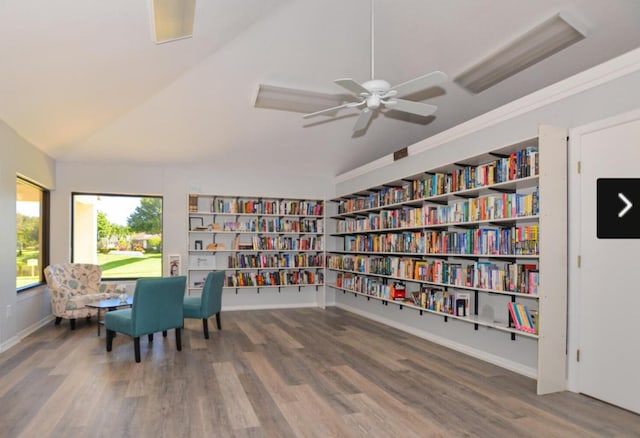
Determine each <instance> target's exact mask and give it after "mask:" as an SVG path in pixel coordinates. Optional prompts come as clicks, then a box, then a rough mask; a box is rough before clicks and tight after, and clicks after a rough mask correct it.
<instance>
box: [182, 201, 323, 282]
mask: <svg viewBox="0 0 640 438" xmlns="http://www.w3.org/2000/svg"><path fill="white" fill-rule="evenodd" d="M189 206H190V208H189V210H190V211H188V213H187V216H188V223H189V227H190V228H196V227H198V228H203V229H200V230H196V229H190V230H188V231H187V245H188V246H187V247H188V257H189V263H188V266H190V267H189V268H188V269H187V275H188V277H189V279H188V284H189V285H190V286H189V288H188V289H189V290H190V291H196V292H197V291H200V290H202V287H201V286H200V285H201V284H202V283H203V281H204V278H205V277H206V275H207V273H208V272H210V271H213V270H221V271H225V272H226V274H225V276H226V278H225V284H227V282H228V281H230V277H234V278H237V277H238V276H241V275H242V276H243V277H244V276H247V277H249V274H251V276H255V275H258V276H261V275H265V276H268V274H276V275H277V273H281V274H282V273H284V272H286V273H287V276H291V277H292V278H291V279H294V280H298V279H302V280H306V281H309V280H313V281H318V280H319V279H320V280H322V279H323V278H324V273H325V267H324V257H325V254H324V252H325V250H324V243H323V242H324V231H322V230H324V228H325V227H324V201H322V200H307V199H299V198H295V199H288V198H272V197H259V196H232V195H215V194H190V195H189ZM236 206H237V207H238V208H239V209H247V210H246V211H255V210H254V209H256V208H259V209H263V210H267V211H270V212H272V211H280V212H284V211H287V214H280V213H257V212H256V213H240V212H237V213H236V212H233V213H232V212H227V211H225V212H218V211H211V210H214V209H216V208H225V209H226V208H227V207H233V208H234V209H235V208H236ZM289 211H292V212H293V211H295V212H298V213H309V212H314V213H316V212H322V214H291V213H288V212H289ZM258 227H259V228H264V230H259V229H258ZM280 227H282V229H285V227H287V228H290V229H292V230H291V231H268V230H269V228H271V229H272V230H278V229H280ZM225 228H226V229H225ZM230 228H231V229H230ZM236 228H237V229H236ZM295 229H298V230H303V229H315V230H318V231H293V230H295ZM246 236H250V237H246ZM256 239H257V240H260V243H261V244H262V243H264V244H265V246H266V245H270V246H271V245H272V246H274V247H280V246H281V245H283V246H294V245H295V246H302V247H305V246H306V247H307V249H296V248H287V249H256V248H254V247H253V246H251V247H247V248H246V249H241V248H242V246H244V245H251V244H252V243H254V240H256ZM243 240H244V241H243ZM215 245H221V246H224V249H219V248H216V249H206V248H207V247H208V246H211V247H213V246H215ZM238 245H240V247H238ZM195 248H198V249H195ZM200 248H202V249H200ZM227 248H229V249H227ZM301 254H304V255H305V257H301V256H300V255H301ZM240 255H247V256H248V257H261V256H264V257H267V258H268V260H267V261H268V262H269V263H274V261H275V259H278V260H280V259H281V258H282V259H284V258H285V257H286V258H287V259H288V260H289V261H290V262H293V260H294V257H298V262H299V263H300V262H301V263H307V262H309V263H319V261H318V259H317V258H316V257H320V258H321V262H322V263H323V265H321V266H300V267H296V266H283V267H245V268H240V267H238V268H230V267H227V266H229V264H230V261H229V259H232V258H236V257H238V258H239V257H240ZM306 257H308V259H307V258H306ZM312 258H313V259H312ZM300 259H302V260H300ZM236 260H237V259H236ZM198 264H200V266H198ZM191 266H193V267H191ZM220 266H225V267H220ZM298 273H299V274H298ZM278 277H280V276H279V275H278ZM291 279H289V280H291ZM196 284H197V285H198V286H195V285H196ZM317 285H320V283H317V284H316V283H314V284H299V285H298V284H282V285H279V286H277V285H273V286H272V285H270V286H267V285H264V286H244V287H240V286H238V287H225V288H226V289H240V288H243V289H252V288H253V289H256V288H260V289H262V288H267V287H270V288H283V287H296V286H298V287H303V286H309V287H312V286H313V287H315V286H317Z"/></svg>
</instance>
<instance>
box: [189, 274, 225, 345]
mask: <svg viewBox="0 0 640 438" xmlns="http://www.w3.org/2000/svg"><path fill="white" fill-rule="evenodd" d="M222 286H224V271H216V272H209V275H207V279H206V280H205V281H204V287H203V288H202V295H201V296H199V297H184V317H185V318H197V319H202V330H203V331H204V337H205V339H209V317H210V316H212V315H214V314H215V315H216V323H217V324H218V330H222V325H221V324H220V310H221V309H222Z"/></svg>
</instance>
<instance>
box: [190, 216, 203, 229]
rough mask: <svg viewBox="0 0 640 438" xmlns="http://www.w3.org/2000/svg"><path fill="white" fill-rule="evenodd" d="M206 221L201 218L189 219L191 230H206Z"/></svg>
mask: <svg viewBox="0 0 640 438" xmlns="http://www.w3.org/2000/svg"><path fill="white" fill-rule="evenodd" d="M203 225H204V220H203V219H202V218H201V217H193V216H191V217H189V230H190V231H197V230H206V229H207V228H206V227H204V226H203Z"/></svg>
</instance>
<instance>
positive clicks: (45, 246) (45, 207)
mask: <svg viewBox="0 0 640 438" xmlns="http://www.w3.org/2000/svg"><path fill="white" fill-rule="evenodd" d="M19 183H22V184H26V185H28V186H31V187H33V188H35V189H37V190H39V191H40V193H41V195H42V199H41V202H40V233H39V243H40V253H39V269H38V273H39V281H38V282H37V283H31V284H28V285H25V286H21V287H18V286H16V293H22V292H26V291H29V290H31V289H34V288H37V287H40V286H43V285H44V284H46V280H45V276H44V269H45V268H46V267H47V266H49V260H50V259H49V256H50V238H51V232H50V230H51V226H50V224H51V192H50V191H49V190H48V189H47V188H45V187H43V186H41V185H40V184H37V183H35V182H33V181H31V180H30V179H28V178H25V177H24V176H21V175H16V216H17V214H18V211H17V204H18V193H17V191H18V189H17V185H18V184H19ZM17 233H18V229H17V225H16V243H17V238H18V235H17ZM17 278H18V272H17V271H16V279H17Z"/></svg>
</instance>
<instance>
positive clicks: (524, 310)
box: [507, 302, 538, 335]
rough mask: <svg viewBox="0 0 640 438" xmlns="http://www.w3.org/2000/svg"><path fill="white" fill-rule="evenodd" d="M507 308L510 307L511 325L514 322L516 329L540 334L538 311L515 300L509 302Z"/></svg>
mask: <svg viewBox="0 0 640 438" xmlns="http://www.w3.org/2000/svg"><path fill="white" fill-rule="evenodd" d="M507 308H508V309H509V326H510V327H511V325H512V323H513V326H514V327H515V329H516V330H521V331H523V332H527V333H533V334H536V335H537V334H538V317H537V316H538V315H537V313H536V312H531V311H530V310H529V308H528V307H527V306H525V305H524V304H522V303H515V302H509V303H507Z"/></svg>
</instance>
